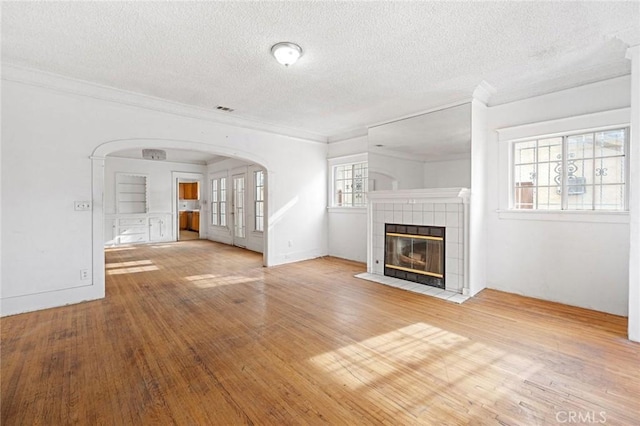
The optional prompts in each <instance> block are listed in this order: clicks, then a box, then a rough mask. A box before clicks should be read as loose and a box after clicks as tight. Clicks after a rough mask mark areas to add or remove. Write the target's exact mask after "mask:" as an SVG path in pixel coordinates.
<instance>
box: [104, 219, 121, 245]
mask: <svg viewBox="0 0 640 426" xmlns="http://www.w3.org/2000/svg"><path fill="white" fill-rule="evenodd" d="M116 222H117V221H116V219H115V218H110V217H106V218H105V219H104V244H105V245H107V246H112V245H115V244H118V241H117V240H116V236H117V235H118V233H117V232H116Z"/></svg>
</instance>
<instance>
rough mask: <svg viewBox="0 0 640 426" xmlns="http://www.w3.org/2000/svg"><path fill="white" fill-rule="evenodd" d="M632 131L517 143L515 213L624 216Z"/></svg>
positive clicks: (599, 132) (613, 131)
mask: <svg viewBox="0 0 640 426" xmlns="http://www.w3.org/2000/svg"><path fill="white" fill-rule="evenodd" d="M628 133H629V131H628V128H621V129H610V130H599V131H593V132H584V133H579V134H571V135H566V136H558V137H551V138H541V139H536V140H529V141H522V142H514V143H513V186H512V190H513V206H512V207H513V209H516V210H522V209H533V210H601V211H624V210H626V208H627V190H628V188H627V181H628V157H627V146H628Z"/></svg>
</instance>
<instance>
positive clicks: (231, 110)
mask: <svg viewBox="0 0 640 426" xmlns="http://www.w3.org/2000/svg"><path fill="white" fill-rule="evenodd" d="M216 109H219V110H220V111H225V112H233V111H234V109H233V108H229V107H226V106H222V105H218V106H217V107H216Z"/></svg>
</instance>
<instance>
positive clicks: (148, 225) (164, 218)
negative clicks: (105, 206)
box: [104, 213, 172, 245]
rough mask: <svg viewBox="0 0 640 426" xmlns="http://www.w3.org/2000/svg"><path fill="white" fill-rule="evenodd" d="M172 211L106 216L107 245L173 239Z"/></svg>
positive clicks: (105, 233)
mask: <svg viewBox="0 0 640 426" xmlns="http://www.w3.org/2000/svg"><path fill="white" fill-rule="evenodd" d="M171 218H172V215H171V214H170V213H155V214H148V215H147V214H135V215H112V216H107V217H105V230H104V231H105V232H104V235H105V245H118V244H135V243H148V242H161V241H171V240H172V235H171V234H172V230H171V227H170V224H171Z"/></svg>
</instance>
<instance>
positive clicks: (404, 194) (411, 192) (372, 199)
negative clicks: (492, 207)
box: [368, 188, 471, 204]
mask: <svg viewBox="0 0 640 426" xmlns="http://www.w3.org/2000/svg"><path fill="white" fill-rule="evenodd" d="M470 194H471V192H470V191H469V189H468V188H425V189H400V190H391V191H374V192H370V193H369V194H368V199H369V203H370V204H371V203H394V202H397V201H398V200H407V203H408V204H415V203H417V202H418V201H421V202H432V203H468V202H469V196H470Z"/></svg>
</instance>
